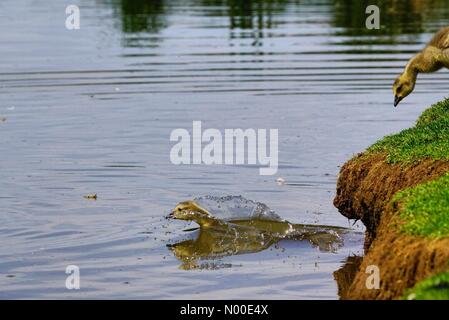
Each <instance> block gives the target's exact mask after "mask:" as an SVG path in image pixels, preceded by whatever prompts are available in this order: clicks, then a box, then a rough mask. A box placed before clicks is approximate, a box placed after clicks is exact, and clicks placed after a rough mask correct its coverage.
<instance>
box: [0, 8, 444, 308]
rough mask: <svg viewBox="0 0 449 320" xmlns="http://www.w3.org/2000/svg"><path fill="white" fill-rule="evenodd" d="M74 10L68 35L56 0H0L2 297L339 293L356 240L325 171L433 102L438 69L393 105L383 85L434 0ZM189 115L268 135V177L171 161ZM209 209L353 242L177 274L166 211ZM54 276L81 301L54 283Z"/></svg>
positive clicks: (418, 41) (424, 33)
mask: <svg viewBox="0 0 449 320" xmlns="http://www.w3.org/2000/svg"><path fill="white" fill-rule="evenodd" d="M376 2H379V6H380V7H381V24H382V28H381V30H378V31H376V30H374V31H370V30H367V29H365V27H364V25H365V20H364V19H365V17H366V15H365V13H364V11H365V8H366V6H367V5H368V4H374V3H376ZM70 4H76V5H78V6H79V7H80V10H81V28H80V30H67V29H66V28H65V19H66V14H65V8H66V6H67V5H68V3H67V1H63V0H55V1H45V2H42V1H33V0H19V1H17V0H3V1H1V3H0V43H1V46H0V57H1V59H0V119H3V118H4V119H3V120H4V121H0V243H1V244H2V245H1V246H0V298H8V299H12V298H62V299H64V298H129V299H131V298H143V299H168V298H177V299H178V298H193V299H195V298H198V299H201V298H202V299H208V298H217V299H218V298H223V299H226V298H237V299H238V298H247V299H248V298H265V299H338V298H339V294H338V288H339V283H337V282H336V280H335V279H341V278H345V277H344V275H343V276H338V275H341V273H342V272H343V273H345V272H346V271H345V270H347V269H351V268H350V265H351V263H353V262H354V260H357V259H356V258H355V257H357V256H360V255H362V254H363V250H362V246H363V237H362V236H361V234H360V233H361V232H363V226H361V225H360V224H356V225H354V226H352V224H350V223H349V222H348V221H347V220H346V219H344V218H343V217H342V216H340V215H339V213H338V212H337V210H336V209H335V208H334V207H333V205H332V199H333V197H334V194H335V184H336V179H337V174H338V171H339V166H341V165H342V164H343V163H344V162H345V161H346V160H347V159H348V158H350V157H351V156H352V155H353V154H355V153H357V152H360V151H362V150H363V149H364V148H366V147H367V146H369V145H370V144H372V143H373V142H374V141H376V140H377V139H379V138H381V137H382V136H384V135H386V134H389V133H393V132H396V131H398V130H401V129H403V128H406V127H409V126H411V125H412V124H413V122H414V121H415V120H416V118H417V116H418V115H419V114H420V113H421V112H422V111H423V110H424V109H425V108H426V107H427V106H429V105H430V104H432V103H434V102H436V101H438V100H441V99H442V98H443V97H444V96H445V95H446V94H447V88H448V87H449V86H448V84H449V81H448V77H447V74H446V73H445V72H444V71H441V72H438V73H435V74H430V75H423V76H420V79H419V81H418V85H417V87H416V91H415V92H414V93H413V95H411V96H410V97H409V98H407V99H406V100H404V101H403V102H402V103H401V105H400V106H399V108H396V109H395V108H393V106H392V104H393V96H392V93H391V89H390V86H391V84H392V82H393V80H394V78H395V76H396V75H397V74H399V73H400V71H401V69H402V68H403V66H404V65H405V63H406V61H407V59H408V58H409V57H410V56H411V55H412V54H413V53H415V52H416V51H418V50H419V49H420V48H421V47H422V46H423V45H424V44H425V42H426V41H428V39H429V38H430V37H431V35H432V33H433V32H435V31H436V30H437V29H438V28H439V27H441V26H443V25H445V23H447V16H448V14H449V5H448V4H449V1H430V0H429V1H411V0H410V1H406V0H403V1H382V2H380V1H369V2H368V1H359V0H353V1H343V0H320V1H306V0H304V1H300V0H296V1H295V0H272V1H263V0H258V1H257V0H253V1H250V0H151V1H150V0H148V1H144V0H142V1H131V0H97V1H88V0H73V1H70ZM195 120H200V121H202V125H203V127H204V128H216V129H219V130H220V131H223V130H224V129H226V128H244V129H245V128H255V129H258V128H262V129H263V128H267V129H269V128H277V129H279V170H278V172H277V174H276V175H274V176H261V175H259V170H258V167H257V166H254V165H251V166H248V165H238V166H237V165H228V166H225V165H212V166H208V165H184V166H176V165H174V164H172V163H171V161H170V156H169V155H170V149H171V147H172V146H173V142H171V141H170V139H169V137H170V133H171V132H172V130H174V129H177V128H185V129H188V130H189V131H190V130H191V128H192V121H195ZM278 178H282V179H283V181H285V183H282V184H278V183H276V179H278ZM92 193H96V194H97V200H96V201H94V200H88V199H85V198H84V196H85V195H87V194H92ZM208 195H210V196H218V197H221V196H228V195H236V196H244V197H245V198H247V199H251V200H254V201H259V202H262V203H264V204H266V205H267V206H268V207H269V208H271V209H272V210H274V211H275V212H276V213H277V214H278V215H280V216H281V217H282V218H284V219H287V220H289V221H290V222H292V223H300V224H320V225H330V226H342V227H351V228H353V229H354V233H353V235H354V236H353V237H350V239H348V241H346V243H345V245H344V246H343V247H342V248H340V249H338V250H337V251H336V252H321V251H319V250H317V249H316V248H314V247H312V246H310V244H309V243H308V242H305V241H289V240H281V241H279V242H278V243H276V245H273V246H271V247H270V248H268V249H266V250H264V251H260V252H253V253H248V254H240V255H229V256H224V257H221V258H220V259H218V260H214V261H213V266H214V267H211V268H198V269H193V270H185V269H183V268H180V261H179V260H178V259H177V258H176V257H175V256H174V255H173V253H172V252H171V250H170V249H169V248H168V247H167V244H173V243H176V242H178V241H180V239H182V238H183V237H185V235H186V234H185V232H184V231H183V230H184V229H186V228H189V227H194V225H193V224H188V223H186V222H181V221H167V220H166V219H165V218H164V217H165V216H166V215H167V214H168V213H169V212H170V211H171V210H172V209H173V207H174V206H175V205H176V204H177V203H178V202H181V201H184V200H190V199H193V198H195V197H200V196H208ZM347 261H348V263H349V264H345V263H346V262H347ZM68 265H76V266H78V267H79V268H80V274H81V289H80V290H67V289H66V287H65V281H66V277H67V274H65V270H66V267H67V266H68ZM348 265H349V268H348ZM217 266H218V267H217ZM340 286H341V284H340Z"/></svg>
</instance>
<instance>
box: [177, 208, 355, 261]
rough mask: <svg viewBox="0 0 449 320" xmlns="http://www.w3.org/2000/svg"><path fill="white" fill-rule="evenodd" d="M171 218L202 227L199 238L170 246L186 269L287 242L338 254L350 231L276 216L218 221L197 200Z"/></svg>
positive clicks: (178, 210) (198, 230)
mask: <svg viewBox="0 0 449 320" xmlns="http://www.w3.org/2000/svg"><path fill="white" fill-rule="evenodd" d="M168 218H171V219H179V220H187V221H194V222H196V223H197V224H198V225H199V228H196V229H190V230H189V231H192V230H197V237H196V238H195V239H189V240H184V241H181V242H178V243H176V244H171V245H168V247H169V249H170V250H171V251H172V252H173V254H174V255H175V256H176V258H177V259H179V260H180V261H181V262H182V265H181V268H182V269H186V270H188V269H196V268H211V267H212V268H215V267H220V266H219V265H216V264H212V265H210V264H200V263H199V261H201V260H208V259H217V258H221V257H224V256H230V255H237V254H245V253H254V252H259V251H262V250H265V249H267V248H269V247H270V246H272V245H273V244H275V243H277V242H278V241H280V240H283V239H290V240H306V241H308V242H310V244H312V245H313V246H315V247H318V248H319V249H320V250H321V251H331V252H332V251H335V250H337V249H338V248H339V247H341V246H342V245H343V240H342V235H343V234H344V233H347V232H349V229H346V228H340V227H330V226H316V225H303V224H292V223H290V222H288V221H286V220H282V219H280V218H279V219H277V218H276V217H273V216H268V217H263V216H259V217H250V218H246V219H245V218H235V217H234V218H233V219H230V220H226V219H218V218H216V217H214V216H213V215H212V214H211V213H210V212H209V211H208V210H206V209H205V208H203V207H201V206H200V205H199V204H198V203H196V202H195V201H185V202H181V203H180V204H178V205H177V206H176V208H175V209H174V210H173V212H172V213H170V214H169V216H168Z"/></svg>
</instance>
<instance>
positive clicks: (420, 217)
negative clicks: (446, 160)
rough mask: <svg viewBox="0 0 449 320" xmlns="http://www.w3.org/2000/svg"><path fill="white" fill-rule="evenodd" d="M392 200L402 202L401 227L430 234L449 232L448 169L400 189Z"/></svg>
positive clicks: (436, 235) (438, 236)
mask: <svg viewBox="0 0 449 320" xmlns="http://www.w3.org/2000/svg"><path fill="white" fill-rule="evenodd" d="M392 201H393V202H394V203H401V209H400V211H399V217H400V219H401V221H404V224H402V225H401V231H403V232H405V233H407V234H410V235H415V236H425V237H430V238H441V237H446V236H449V173H447V174H445V175H444V176H442V177H440V178H438V179H435V180H432V181H430V182H427V183H423V184H420V185H418V186H416V187H414V188H410V189H406V190H403V191H400V192H398V193H397V194H396V195H395V196H394V197H393V200H392Z"/></svg>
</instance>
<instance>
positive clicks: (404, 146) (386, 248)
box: [334, 99, 449, 299]
mask: <svg viewBox="0 0 449 320" xmlns="http://www.w3.org/2000/svg"><path fill="white" fill-rule="evenodd" d="M334 204H335V206H336V207H337V208H338V209H339V211H340V213H341V214H343V215H344V216H345V217H347V218H349V219H360V220H361V221H362V222H363V223H364V224H365V226H366V230H367V236H366V240H365V248H366V249H367V252H366V255H365V257H364V259H363V261H362V264H361V267H360V269H359V272H358V273H357V274H356V276H355V278H354V280H353V282H352V284H351V286H350V288H349V294H348V298H349V299H398V298H406V299H449V99H445V100H443V101H441V102H439V103H437V104H435V105H433V106H432V107H430V108H429V109H427V110H426V111H425V112H423V114H422V115H421V116H420V117H419V119H418V120H417V122H416V125H415V126H414V127H412V128H409V129H406V130H403V131H401V132H399V133H397V134H393V135H390V136H387V137H385V138H383V139H381V140H380V141H378V142H376V143H375V144H374V145H372V146H371V147H369V148H368V149H367V150H366V151H365V152H364V153H362V154H360V155H358V156H356V157H355V158H353V159H351V160H350V161H348V162H347V163H345V165H344V166H343V167H342V169H341V171H340V176H339V179H338V182H337V195H336V197H335V199H334ZM370 265H377V266H378V267H379V269H380V271H381V275H380V277H381V279H382V280H381V288H380V289H379V290H367V289H366V286H365V283H366V278H367V275H366V273H365V272H364V270H365V268H366V267H367V266H370Z"/></svg>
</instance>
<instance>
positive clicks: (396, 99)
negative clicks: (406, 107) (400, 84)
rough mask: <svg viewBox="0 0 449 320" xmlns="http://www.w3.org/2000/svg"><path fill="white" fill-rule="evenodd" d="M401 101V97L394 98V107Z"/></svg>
mask: <svg viewBox="0 0 449 320" xmlns="http://www.w3.org/2000/svg"><path fill="white" fill-rule="evenodd" d="M402 99H403V98H402V97H398V96H394V106H395V107H396V106H397V105H398V104H399V102H401V100H402Z"/></svg>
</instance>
